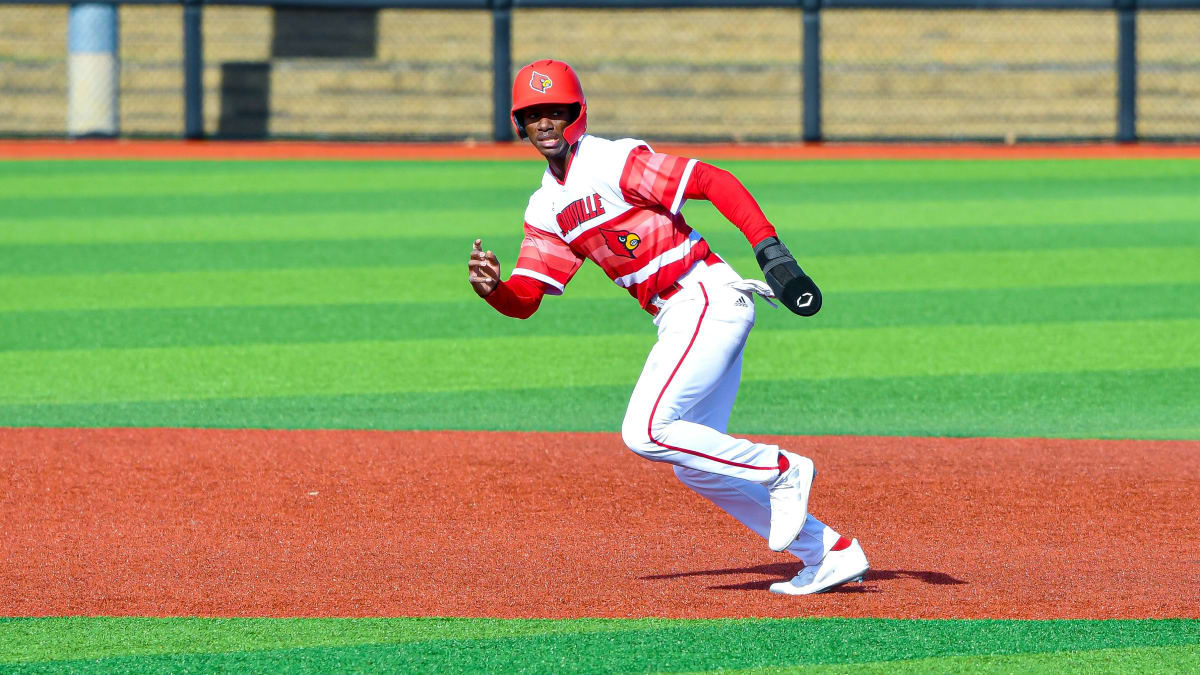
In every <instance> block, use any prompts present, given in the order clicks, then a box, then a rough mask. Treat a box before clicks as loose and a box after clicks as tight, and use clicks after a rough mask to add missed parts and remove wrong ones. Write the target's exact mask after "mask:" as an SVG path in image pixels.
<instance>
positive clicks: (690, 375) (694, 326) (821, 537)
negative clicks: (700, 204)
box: [621, 262, 840, 565]
mask: <svg viewBox="0 0 1200 675" xmlns="http://www.w3.org/2000/svg"><path fill="white" fill-rule="evenodd" d="M753 283H755V282H748V281H743V280H742V279H741V277H739V276H738V275H737V273H736V272H734V271H733V268H731V267H729V265H726V264H725V263H717V264H715V265H706V264H705V263H703V262H700V263H696V265H695V266H693V267H692V269H691V270H690V271H689V272H688V273H687V274H685V275H684V276H683V277H682V278H681V279H680V280H679V284H680V286H681V287H682V288H681V289H680V290H679V292H677V293H676V294H675V295H673V296H672V297H671V298H670V299H668V300H667V301H665V302H664V303H663V304H662V306H661V307H660V309H659V312H658V314H657V315H656V316H655V318H654V323H655V324H656V325H657V326H658V342H657V343H655V345H654V347H653V349H651V350H650V355H649V356H648V357H647V358H646V365H645V367H644V368H643V369H642V374H641V377H639V378H638V382H637V385H636V386H635V387H634V389H633V395H632V396H631V397H630V400H629V408H628V410H627V411H626V413H625V421H624V423H623V424H622V425H621V436H622V438H623V440H624V441H625V444H626V445H627V446H629V449H630V450H632V451H633V452H635V453H637V454H638V455H641V456H642V457H645V458H646V459H649V460H652V461H656V462H668V463H670V464H674V465H675V475H676V476H677V477H678V478H679V480H680V481H682V482H683V484H684V485H687V486H688V487H689V488H691V489H692V490H694V491H696V492H698V493H699V494H700V495H702V496H704V497H705V498H706V499H708V500H710V501H712V502H713V503H714V504H716V505H717V506H719V507H720V508H722V509H723V510H725V512H726V513H728V514H729V515H731V516H733V517H734V518H736V519H737V520H738V521H740V522H741V523H742V524H744V525H746V526H747V527H749V528H750V529H751V530H753V531H754V532H756V533H758V534H759V535H760V536H761V537H763V538H764V539H765V538H766V537H767V534H768V533H769V532H770V528H771V507H770V499H769V497H768V496H767V488H766V487H765V486H764V485H763V483H764V482H765V481H768V480H770V479H773V478H775V477H776V476H778V475H779V468H778V466H779V446H776V445H770V444H765V443H755V442H753V441H750V440H747V439H744V438H736V437H734V436H730V435H728V434H726V433H725V430H726V428H728V425H729V414H730V412H732V410H733V402H734V400H735V399H736V398H737V391H738V386H739V385H740V383H741V376H742V351H743V349H744V348H745V345H746V337H747V335H748V334H749V332H750V328H751V327H753V326H754V293H753V292H752V291H751V290H742V289H750V288H751V285H752V284H753ZM758 283H760V284H761V282H758ZM839 536H840V535H839V534H838V533H837V532H835V531H834V530H833V529H832V528H830V527H828V526H826V525H825V524H824V523H822V522H821V521H819V520H817V519H816V518H814V517H813V516H812V515H809V517H808V520H807V521H806V522H805V524H804V529H803V530H802V531H801V533H800V536H799V537H797V539H796V541H795V542H793V544H792V546H791V547H789V548H788V551H789V552H790V553H792V554H793V555H795V556H796V557H798V558H800V560H802V561H803V562H804V564H806V565H812V564H816V563H817V562H819V561H820V560H821V558H823V557H824V556H825V554H826V553H827V552H828V551H829V549H830V548H831V547H832V546H833V545H834V543H836V542H837V540H838V537H839Z"/></svg>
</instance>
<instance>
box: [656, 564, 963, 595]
mask: <svg viewBox="0 0 1200 675" xmlns="http://www.w3.org/2000/svg"><path fill="white" fill-rule="evenodd" d="M797 569H798V568H797V566H796V563H769V564H765V565H754V566H752V567H737V568H728V569H719V570H696V571H694V572H676V573H673V574H653V575H650V576H645V577H641V578H642V579H647V580H650V579H678V578H680V577H701V576H713V577H715V576H725V575H729V574H761V575H764V576H766V577H768V578H767V579H759V580H755V581H745V582H742V583H740V584H722V585H719V586H709V588H710V589H713V590H725V591H765V590H767V589H768V588H770V587H771V584H773V583H775V582H777V581H783V580H786V579H790V578H792V577H793V576H794V575H795V574H796V571H797ZM892 579H916V580H918V581H921V582H924V583H927V584H931V585H934V586H957V585H961V584H966V583H969V582H966V581H963V580H962V579H957V578H955V577H953V576H951V575H949V574H946V573H945V572H933V571H928V570H874V569H873V570H868V571H867V573H866V575H864V577H863V583H862V584H849V585H846V586H840V587H838V588H834V589H832V590H830V591H829V592H830V593H879V592H881V590H880V589H879V588H878V587H876V586H869V585H867V584H869V583H871V582H872V581H889V580H892Z"/></svg>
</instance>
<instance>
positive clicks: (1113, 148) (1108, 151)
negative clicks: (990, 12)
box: [0, 139, 1200, 161]
mask: <svg viewBox="0 0 1200 675" xmlns="http://www.w3.org/2000/svg"><path fill="white" fill-rule="evenodd" d="M653 146H654V148H655V150H657V151H659V152H666V153H670V154H674V155H680V156H683V157H698V158H701V159H706V160H731V159H779V160H805V159H808V160H817V159H963V160H979V159H1120V158H1130V159H1137V158H1142V159H1147V158H1200V145H1195V144H1192V145H1186V144H1178V145H1176V144H1167V143H1134V144H1117V143H1091V144H1069V143H1062V144H1020V145H1012V146H1008V145H999V144H983V143H946V144H940V145H939V144H894V145H888V144H854V143H781V144H717V143H713V144H704V143H693V144H684V143H662V144H660V143H654V144H653ZM0 159H210V160H232V159H243V160H244V159H259V160H280V159H310V160H312V159H330V160H526V159H527V160H530V161H537V160H539V159H541V157H540V156H539V155H538V154H537V152H536V151H535V150H534V149H533V148H531V147H529V146H527V145H526V144H525V143H491V142H487V143H367V142H362V143H348V142H341V143H339V142H326V141H261V142H260V141H177V140H161V141H159V140H125V139H115V140H104V139H79V140H12V139H10V140H0Z"/></svg>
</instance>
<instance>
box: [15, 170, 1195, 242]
mask: <svg viewBox="0 0 1200 675" xmlns="http://www.w3.org/2000/svg"><path fill="white" fill-rule="evenodd" d="M720 164H721V165H722V166H726V167H728V168H730V169H732V170H733V171H734V172H735V173H736V174H737V175H738V176H739V177H741V178H742V180H743V181H744V182H745V183H746V184H747V186H749V187H750V188H751V190H752V191H754V192H755V194H756V195H757V196H758V198H759V200H760V201H761V202H762V204H763V206H764V208H765V209H766V212H767V214H768V216H769V217H771V218H772V219H773V220H774V221H775V223H776V225H777V226H778V227H779V228H780V230H781V232H783V233H785V234H786V233H789V232H799V231H804V230H821V229H826V228H836V229H844V230H859V229H867V230H870V229H877V228H890V227H895V228H899V229H906V228H915V227H964V226H999V227H1011V226H1042V225H1045V224H1047V223H1055V224H1060V225H1071V224H1092V223H1096V222H1108V223H1114V224H1116V223H1127V224H1129V225H1138V224H1150V223H1154V222H1157V221H1162V220H1167V221H1170V220H1178V219H1180V217H1181V214H1189V213H1190V214H1195V213H1197V212H1200V190H1197V189H1196V187H1195V186H1196V185H1197V184H1200V162H1198V161H1195V160H1145V161H1140V160H1115V161H1098V160H1074V161H1071V160H1064V161H1030V162H937V161H928V162H895V161H887V162H869V161H861V162H860V161H847V162H826V161H822V162H722V163H720ZM541 171H542V168H541V164H540V163H539V162H537V161H535V160H533V159H531V160H530V161H528V162H478V163H466V162H112V161H104V162H63V161H57V162H56V161H51V162H0V180H2V181H3V184H4V185H5V186H6V193H5V194H4V195H3V196H0V205H2V207H0V223H2V224H3V227H0V242H7V243H49V242H74V243H82V242H100V241H162V240H169V241H193V240H196V241H225V240H234V239H246V240H253V239H262V238H280V239H292V238H318V239H328V238H333V237H354V238H358V237H366V238H378V237H381V236H394V233H395V231H396V229H397V225H398V223H401V224H403V225H404V226H406V227H408V228H409V229H411V230H413V231H415V232H417V233H418V236H419V234H421V233H424V231H425V230H423V229H422V228H426V229H427V230H431V231H436V232H438V233H439V234H441V235H443V236H446V235H454V236H462V237H465V238H466V237H474V236H496V235H506V234H508V233H511V232H513V231H514V230H515V231H516V232H517V233H518V235H519V229H520V218H521V214H522V213H523V210H524V205H525V201H526V199H527V198H528V194H529V192H531V191H532V190H533V189H534V188H536V186H537V183H538V180H539V176H540V174H541ZM685 213H686V214H687V215H688V217H689V219H693V218H694V219H695V221H694V222H695V223H698V224H700V225H701V226H703V227H704V228H706V229H713V230H714V232H715V231H717V229H716V228H725V227H728V226H727V225H726V224H724V223H722V222H721V221H720V218H719V216H716V214H715V211H713V210H712V209H711V207H709V206H708V205H707V204H705V203H703V202H699V203H693V204H692V205H690V206H688V207H687V209H686V211H685ZM1185 220H1186V219H1185ZM706 233H707V234H712V233H710V232H706Z"/></svg>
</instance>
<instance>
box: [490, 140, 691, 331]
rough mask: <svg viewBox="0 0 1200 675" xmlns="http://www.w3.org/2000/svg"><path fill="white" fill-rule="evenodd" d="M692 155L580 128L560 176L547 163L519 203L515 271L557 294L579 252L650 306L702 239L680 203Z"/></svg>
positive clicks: (575, 265)
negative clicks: (521, 214)
mask: <svg viewBox="0 0 1200 675" xmlns="http://www.w3.org/2000/svg"><path fill="white" fill-rule="evenodd" d="M695 166H696V160H694V159H687V158H684V157H676V156H674V155H667V154H663V153H655V152H653V151H652V150H651V149H650V146H649V145H647V144H646V143H645V142H644V141H640V140H635V139H631V138H624V139H620V140H608V139H604V138H599V137H596V136H590V135H584V136H583V137H582V138H580V140H579V145H578V147H577V149H576V151H575V153H574V155H573V156H572V157H571V158H570V160H569V162H568V164H567V171H566V178H565V179H564V180H562V181H559V180H558V179H557V178H556V177H555V176H554V174H553V173H551V171H550V170H549V169H548V168H547V170H546V172H545V174H544V175H543V176H542V185H541V187H540V188H539V189H538V190H537V191H536V192H534V193H533V196H531V197H530V198H529V206H528V207H527V208H526V209H525V239H524V240H523V241H522V243H521V253H520V256H519V257H518V259H517V262H516V266H515V267H514V268H513V271H512V275H513V276H527V277H531V278H533V279H536V280H538V281H540V282H542V283H543V284H544V285H545V292H546V293H547V294H549V295H560V294H562V292H563V288H564V287H565V286H566V285H567V283H568V282H570V280H571V278H572V277H573V276H574V275H575V272H576V271H578V270H579V266H580V265H582V264H583V261H584V260H585V259H590V260H592V261H593V262H595V263H596V264H597V265H599V266H600V269H602V270H604V273H605V274H607V275H608V278H610V279H612V280H613V282H614V283H616V284H617V285H618V286H620V287H622V288H624V289H626V290H627V291H629V294H630V295H632V296H633V297H634V298H637V301H638V304H640V305H641V306H642V307H643V308H644V309H646V310H647V311H650V312H651V313H653V310H651V309H650V307H651V301H652V300H653V298H654V296H655V295H656V294H657V293H658V292H659V291H661V290H663V289H665V288H666V287H668V286H670V285H671V284H672V283H674V282H675V280H676V279H677V278H678V277H679V276H680V275H681V274H683V273H684V272H686V271H687V270H688V269H689V268H690V267H691V266H692V264H693V263H694V262H696V261H697V260H703V259H704V258H705V257H707V256H708V254H709V247H708V243H707V242H706V241H705V240H704V239H703V238H702V237H701V236H700V234H699V233H697V232H696V231H695V230H693V229H692V228H691V227H690V226H688V224H687V223H686V222H684V219H683V215H682V214H681V213H680V212H679V209H680V208H681V207H682V206H683V203H684V201H685V192H686V187H687V184H688V178H689V176H690V175H691V173H692V170H693V168H694V167H695Z"/></svg>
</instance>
